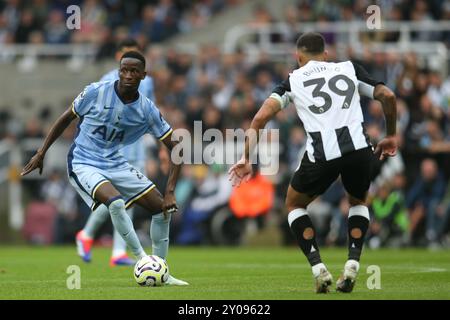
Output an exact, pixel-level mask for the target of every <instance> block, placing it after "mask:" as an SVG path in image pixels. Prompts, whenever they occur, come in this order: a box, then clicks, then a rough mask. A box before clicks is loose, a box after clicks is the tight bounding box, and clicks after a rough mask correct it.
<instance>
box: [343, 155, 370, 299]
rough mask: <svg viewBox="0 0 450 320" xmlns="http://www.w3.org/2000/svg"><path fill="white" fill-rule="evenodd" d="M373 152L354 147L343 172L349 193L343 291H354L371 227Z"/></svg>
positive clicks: (344, 183) (344, 182)
mask: <svg viewBox="0 0 450 320" xmlns="http://www.w3.org/2000/svg"><path fill="white" fill-rule="evenodd" d="M372 161H373V154H372V150H371V148H366V149H362V150H358V151H355V152H354V153H353V154H351V155H350V156H349V157H347V158H346V162H347V163H346V165H345V166H344V168H343V170H342V172H341V176H342V183H343V185H344V187H345V189H346V191H347V193H348V199H349V203H350V209H349V214H348V259H347V262H346V263H345V266H344V271H343V273H342V275H341V276H340V278H339V279H338V281H337V282H336V288H337V290H338V291H340V292H351V291H352V290H353V287H354V285H355V281H356V277H357V275H358V271H359V260H360V257H361V253H362V249H363V244H364V239H365V235H366V233H367V230H368V229H369V222H370V216H369V209H368V207H367V205H366V198H367V191H368V190H369V186H370V181H371V177H372V164H373V162H372Z"/></svg>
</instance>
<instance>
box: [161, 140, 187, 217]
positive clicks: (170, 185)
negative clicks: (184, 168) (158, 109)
mask: <svg viewBox="0 0 450 320" xmlns="http://www.w3.org/2000/svg"><path fill="white" fill-rule="evenodd" d="M171 137H172V133H171V134H169V135H168V136H167V137H166V138H164V139H163V140H162V142H163V143H164V145H165V146H166V147H167V149H169V152H172V149H173V148H174V147H175V146H176V145H177V144H178V142H177V141H172V138H171ZM181 156H182V155H181ZM169 163H170V167H169V177H168V180H167V186H166V191H165V193H164V200H163V212H164V215H167V214H168V213H174V212H176V211H177V210H178V206H177V201H176V199H175V187H176V185H177V181H178V177H179V176H180V171H181V164H175V163H173V161H172V156H170V155H169Z"/></svg>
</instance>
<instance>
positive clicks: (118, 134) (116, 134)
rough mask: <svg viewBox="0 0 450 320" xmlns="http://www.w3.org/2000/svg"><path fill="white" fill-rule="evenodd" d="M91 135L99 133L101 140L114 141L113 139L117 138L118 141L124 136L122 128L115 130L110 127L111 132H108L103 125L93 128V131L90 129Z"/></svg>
mask: <svg viewBox="0 0 450 320" xmlns="http://www.w3.org/2000/svg"><path fill="white" fill-rule="evenodd" d="M92 134H93V135H97V134H99V135H100V136H101V137H102V139H103V140H106V141H114V140H116V139H117V140H119V142H122V141H123V138H124V137H125V131H124V130H116V129H114V128H113V129H112V130H111V132H108V128H107V127H106V126H105V125H103V126H98V127H97V128H95V129H94V131H92Z"/></svg>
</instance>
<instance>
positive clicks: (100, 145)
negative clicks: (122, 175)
mask: <svg viewBox="0 0 450 320" xmlns="http://www.w3.org/2000/svg"><path fill="white" fill-rule="evenodd" d="M117 83H118V81H106V82H95V83H91V84H90V85H88V86H86V88H85V89H84V90H83V92H81V93H80V94H79V95H78V97H77V98H76V99H75V100H74V102H73V103H72V111H73V112H74V113H75V114H76V115H77V116H78V117H79V118H80V122H79V124H78V132H77V135H76V137H75V140H74V143H73V144H72V147H71V148H70V151H69V154H68V168H69V172H71V170H72V167H73V166H75V165H78V164H81V165H91V166H93V167H97V168H100V169H112V168H120V167H123V166H125V164H126V162H127V159H126V158H125V157H124V156H123V154H122V152H121V149H122V148H123V147H124V146H126V145H130V144H132V143H134V142H136V141H137V140H138V139H139V138H141V137H142V136H143V135H144V134H146V133H150V134H152V135H153V136H155V137H156V138H157V139H160V140H162V139H164V138H165V137H167V136H168V135H169V134H170V133H171V132H172V128H171V127H170V125H169V124H168V123H167V122H166V121H165V120H164V118H163V117H162V115H161V113H160V112H159V110H158V108H157V107H156V106H155V104H154V103H153V102H152V101H151V100H150V99H148V98H147V97H145V96H143V95H142V94H140V93H139V97H138V98H137V100H135V101H133V102H131V103H128V104H124V103H123V102H122V101H121V99H120V98H119V96H118V93H117V88H116V86H117Z"/></svg>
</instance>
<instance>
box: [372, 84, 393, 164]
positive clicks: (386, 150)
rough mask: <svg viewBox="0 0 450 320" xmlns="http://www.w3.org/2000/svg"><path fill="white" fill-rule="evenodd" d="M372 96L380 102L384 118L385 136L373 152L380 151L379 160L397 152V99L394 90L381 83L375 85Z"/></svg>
mask: <svg viewBox="0 0 450 320" xmlns="http://www.w3.org/2000/svg"><path fill="white" fill-rule="evenodd" d="M373 97H374V98H375V99H376V100H378V101H380V102H381V105H382V106H383V112H384V117H385V120H386V137H385V138H384V139H382V140H381V141H380V142H379V143H378V144H377V147H376V148H375V153H376V154H377V153H379V152H381V153H380V160H383V159H384V158H385V157H392V156H395V155H396V153H397V138H396V136H395V135H396V124H397V102H396V101H397V100H396V97H395V94H394V92H392V90H390V89H389V88H388V87H386V86H385V85H383V84H379V85H377V86H376V87H375V90H374V92H373Z"/></svg>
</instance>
